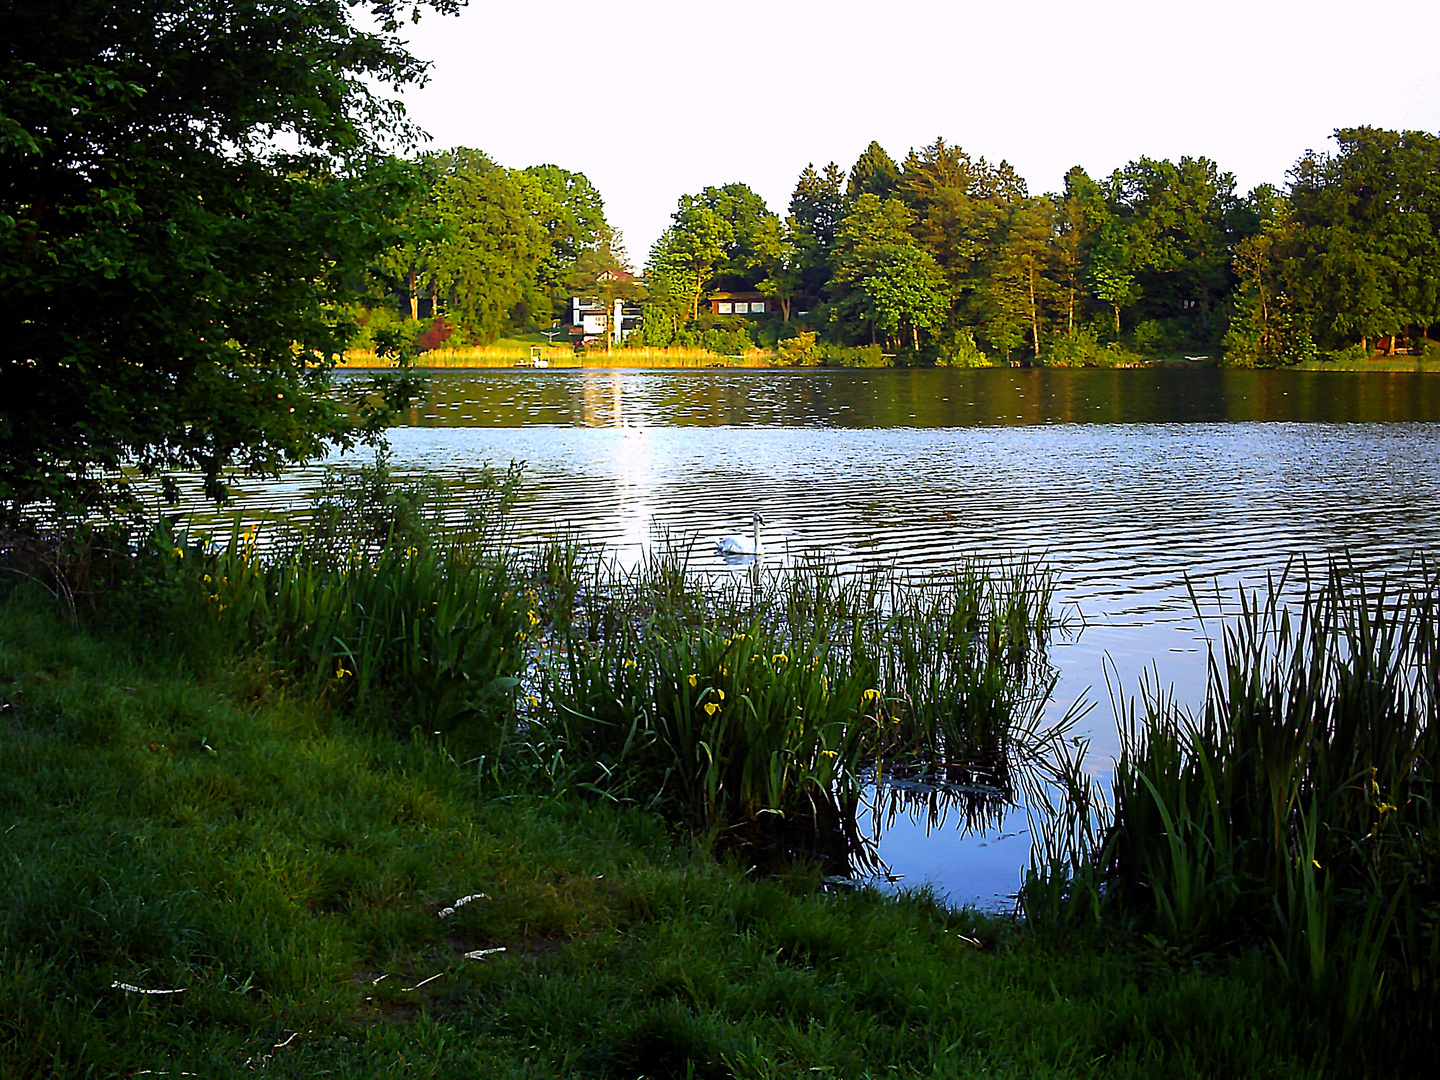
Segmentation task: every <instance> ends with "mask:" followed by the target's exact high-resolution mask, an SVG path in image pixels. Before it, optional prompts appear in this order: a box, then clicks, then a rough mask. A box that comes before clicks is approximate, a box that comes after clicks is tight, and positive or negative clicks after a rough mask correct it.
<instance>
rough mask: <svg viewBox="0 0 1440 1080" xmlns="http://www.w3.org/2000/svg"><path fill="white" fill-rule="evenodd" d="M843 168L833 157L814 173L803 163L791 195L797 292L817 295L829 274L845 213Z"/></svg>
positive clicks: (828, 278)
mask: <svg viewBox="0 0 1440 1080" xmlns="http://www.w3.org/2000/svg"><path fill="white" fill-rule="evenodd" d="M844 183H845V172H844V170H842V169H841V168H840V167H839V166H838V165H836V164H835V163H834V162H833V161H832V162H830V164H829V165H826V166H825V171H824V172H819V173H817V172H816V171H815V166H814V165H813V164H812V165H806V166H805V171H804V172H802V173H801V174H800V178H799V179H798V180H797V181H796V182H795V190H794V192H792V193H791V195H790V222H791V232H792V235H793V238H794V242H795V249H796V254H795V258H796V260H797V264H798V267H799V271H800V279H801V284H800V292H802V293H803V294H804V295H806V296H812V297H816V298H818V297H819V296H820V292H821V290H822V289H823V288H824V287H825V283H826V282H827V281H829V280H830V275H831V274H833V273H834V272H835V268H834V265H833V261H832V256H833V251H834V247H835V237H836V234H837V231H838V230H839V228H840V219H841V218H842V217H844V215H845V190H844Z"/></svg>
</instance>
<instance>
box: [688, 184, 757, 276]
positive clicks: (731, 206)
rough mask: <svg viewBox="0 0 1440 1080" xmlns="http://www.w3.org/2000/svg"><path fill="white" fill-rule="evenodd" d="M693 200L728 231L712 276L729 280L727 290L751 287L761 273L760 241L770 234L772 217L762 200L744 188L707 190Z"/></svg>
mask: <svg viewBox="0 0 1440 1080" xmlns="http://www.w3.org/2000/svg"><path fill="white" fill-rule="evenodd" d="M697 199H698V201H699V202H700V203H701V204H702V205H704V206H706V207H708V208H709V209H710V210H713V211H714V212H715V216H716V217H717V218H719V219H720V221H722V222H724V223H725V225H726V226H728V227H729V236H730V238H729V240H727V241H726V242H725V245H724V250H723V251H722V252H721V253H720V257H719V258H718V259H717V265H716V267H715V272H714V276H715V277H717V278H729V279H731V280H730V285H731V286H735V287H739V288H745V289H748V288H751V287H753V286H754V285H755V283H756V281H757V280H758V277H759V275H760V273H762V272H763V269H762V266H761V263H762V260H761V256H760V245H761V243H762V239H761V238H762V236H768V235H771V234H772V233H773V230H774V227H775V223H776V217H775V215H774V213H772V212H771V210H770V208H769V207H768V206H767V205H765V199H764V198H763V197H762V196H761V195H759V194H757V193H756V192H754V191H752V190H751V189H750V188H749V186H747V185H745V184H724V185H722V186H721V187H707V188H706V189H705V190H704V191H702V192H701V193H700V194H699V196H698V197H697Z"/></svg>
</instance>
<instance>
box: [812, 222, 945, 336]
mask: <svg viewBox="0 0 1440 1080" xmlns="http://www.w3.org/2000/svg"><path fill="white" fill-rule="evenodd" d="M914 221H915V217H914V215H913V214H911V213H910V211H909V210H908V209H907V208H906V207H905V204H904V203H902V202H901V201H900V200H899V199H894V198H888V199H881V198H880V197H879V196H878V195H874V194H870V193H866V194H864V195H861V196H860V197H859V198H857V199H856V200H855V202H854V204H853V205H852V206H851V208H850V212H849V213H848V214H846V215H845V218H844V220H843V221H841V223H840V231H839V235H838V236H837V237H836V241H835V276H834V278H832V279H831V281H830V284H829V286H828V289H827V291H828V292H829V293H830V296H831V300H832V303H833V305H834V312H835V317H836V319H837V321H839V323H840V326H841V329H842V332H844V333H845V334H846V336H848V337H851V338H854V337H858V336H859V333H860V332H861V331H862V330H864V329H867V328H868V330H869V333H870V336H871V338H872V340H873V339H874V338H875V336H876V333H877V331H880V330H885V331H886V333H887V334H893V333H895V332H897V331H898V330H899V329H900V327H901V325H902V324H905V325H908V326H911V327H915V328H924V329H928V328H930V327H931V326H933V325H934V323H933V321H932V320H930V319H929V317H928V313H929V311H930V310H931V309H930V308H929V307H928V300H927V301H924V302H921V301H919V300H917V301H916V302H915V305H914V308H913V310H914V311H915V312H925V313H927V314H926V316H925V317H924V318H923V319H921V320H920V321H916V320H915V319H913V318H908V319H907V318H903V317H898V316H897V317H895V318H891V317H890V316H891V315H894V314H895V313H896V312H900V311H902V310H907V309H906V303H907V301H905V300H903V299H902V296H903V295H905V294H912V295H915V296H918V295H919V293H920V292H921V291H925V290H922V289H921V288H920V286H919V285H918V284H916V282H917V280H918V279H917V278H916V277H915V275H916V274H921V275H922V276H923V277H924V278H925V281H926V282H927V283H930V284H934V285H935V288H936V290H938V292H939V295H941V296H942V297H944V296H945V293H944V287H943V278H942V279H940V280H939V281H936V280H934V279H932V278H931V277H930V275H931V273H932V272H933V273H934V274H935V275H938V274H939V269H938V267H936V266H935V261H934V259H933V258H931V257H930V255H929V253H928V252H921V249H920V247H919V246H918V245H917V244H916V243H915V238H914V237H913V236H911V235H910V228H911V226H912V225H913V224H914ZM902 280H903V284H902ZM890 282H894V284H893V287H892V286H891V285H889V284H887V283H890ZM912 287H913V289H914V292H913V293H912V292H911V290H912ZM882 297H884V299H882ZM945 302H946V303H947V304H948V297H946V298H945ZM882 306H883V307H884V309H885V312H889V313H890V314H888V315H887V314H884V313H882ZM887 323H888V326H887Z"/></svg>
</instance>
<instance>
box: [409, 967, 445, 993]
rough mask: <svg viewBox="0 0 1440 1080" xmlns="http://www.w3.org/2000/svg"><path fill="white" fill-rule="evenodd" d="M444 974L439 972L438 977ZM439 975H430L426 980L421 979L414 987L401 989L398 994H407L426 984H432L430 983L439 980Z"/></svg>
mask: <svg viewBox="0 0 1440 1080" xmlns="http://www.w3.org/2000/svg"><path fill="white" fill-rule="evenodd" d="M444 974H445V973H444V972H443V971H442V972H440V975H444ZM440 975H431V976H430V977H429V978H428V979H421V980H420V981H419V982H418V983H416V984H415V985H414V986H405V987H401V989H400V992H401V993H402V994H408V993H409V992H410V991H411V990H419V989H420V987H422V986H424V985H425V984H426V983H432V982H434V981H435V980H436V979H438V978H440Z"/></svg>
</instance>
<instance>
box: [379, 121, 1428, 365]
mask: <svg viewBox="0 0 1440 1080" xmlns="http://www.w3.org/2000/svg"><path fill="white" fill-rule="evenodd" d="M1335 141H1336V147H1335V149H1334V150H1333V151H1331V152H1323V153H1322V152H1317V151H1307V152H1306V153H1305V154H1304V155H1303V156H1302V157H1301V158H1300V160H1299V161H1298V162H1297V163H1296V165H1295V167H1294V169H1293V170H1291V173H1290V181H1289V183H1288V185H1287V186H1286V188H1285V189H1284V190H1281V189H1279V188H1276V187H1274V186H1272V185H1269V184H1262V185H1259V186H1257V187H1255V188H1254V189H1252V190H1250V191H1248V192H1246V193H1243V194H1241V193H1240V192H1239V191H1238V190H1237V187H1236V182H1235V178H1234V176H1233V175H1232V174H1231V173H1229V172H1226V171H1224V170H1222V169H1221V168H1220V167H1219V165H1217V164H1216V163H1215V162H1214V161H1212V160H1210V159H1209V158H1206V157H1182V158H1180V159H1179V161H1169V160H1163V159H1154V158H1149V157H1140V158H1138V159H1136V160H1135V161H1132V162H1130V163H1128V164H1126V165H1125V166H1123V167H1121V168H1118V169H1116V170H1115V171H1114V172H1112V173H1111V174H1110V175H1109V176H1105V177H1098V178H1097V177H1091V176H1090V175H1089V174H1088V173H1087V172H1086V171H1085V170H1084V169H1082V168H1080V167H1078V166H1077V167H1075V168H1073V169H1071V170H1070V171H1069V172H1068V173H1067V174H1066V175H1065V178H1064V183H1063V186H1062V188H1061V190H1060V191H1058V192H1053V193H1049V194H1044V195H1032V194H1030V193H1029V191H1028V189H1027V185H1026V183H1025V181H1024V179H1023V178H1021V177H1020V176H1019V175H1018V174H1017V173H1016V172H1015V170H1014V169H1013V168H1012V167H1011V166H1010V165H1009V164H1008V163H1007V162H1005V161H1001V162H999V163H998V164H992V163H990V162H989V161H987V160H986V159H985V158H983V157H973V156H971V155H970V154H969V153H967V152H966V151H964V150H963V149H961V148H960V147H957V146H954V145H952V144H950V143H947V142H946V141H945V140H944V139H936V140H935V141H934V142H932V143H930V144H929V145H928V146H924V147H921V148H919V149H913V150H911V151H910V152H909V153H908V154H907V155H906V156H905V158H904V159H903V161H900V162H898V163H897V162H896V161H895V160H894V159H893V158H892V157H891V156H890V155H889V154H888V153H887V152H886V151H885V150H884V148H883V147H881V146H880V144H879V143H878V142H872V143H871V144H870V145H869V146H868V147H867V148H866V149H865V150H864V152H863V153H862V154H861V155H860V157H859V159H858V160H857V161H856V162H855V163H854V164H853V165H852V166H851V167H850V168H849V169H848V170H845V169H842V168H840V167H839V166H838V165H837V164H835V163H834V162H832V163H830V164H828V165H826V166H824V167H822V168H816V167H815V166H813V165H810V166H807V167H806V168H805V170H804V171H803V172H802V173H801V174H800V176H799V178H798V180H797V181H796V184H795V187H794V191H793V193H792V194H791V197H790V202H789V206H788V208H787V212H786V213H785V214H784V216H781V215H780V214H779V213H777V212H775V211H773V210H771V209H770V207H769V206H767V205H766V202H765V200H764V198H762V197H761V196H760V195H759V194H758V193H756V192H755V191H754V190H752V189H751V188H750V187H748V186H747V185H745V184H743V183H729V184H723V185H720V186H712V187H706V188H705V189H704V190H702V191H700V192H699V193H696V194H690V195H684V196H681V198H680V199H679V201H678V204H677V206H676V209H675V211H674V213H673V214H672V216H671V223H670V225H669V227H668V228H667V229H666V230H665V232H664V233H663V234H662V235H661V236H660V238H659V239H658V240H657V241H656V242H655V244H654V245H653V246H652V248H651V250H650V252H649V256H648V259H647V265H646V267H645V273H644V279H643V288H642V287H641V286H640V285H639V284H638V283H633V282H629V281H626V280H624V279H623V277H622V279H621V280H620V281H618V282H617V280H616V279H615V276H614V274H613V273H612V274H611V275H605V274H604V273H603V272H604V271H607V270H609V271H612V272H613V271H619V270H623V269H625V268H626V259H625V253H624V250H623V246H622V244H621V242H620V237H619V235H618V234H617V233H616V232H615V231H614V230H613V229H612V228H611V227H610V226H609V225H608V224H607V223H606V221H605V216H604V205H603V200H602V199H601V196H600V194H599V192H598V191H596V189H595V188H594V186H593V185H592V184H591V183H590V182H589V180H588V179H586V178H585V176H584V175H583V174H580V173H574V172H570V171H567V170H565V169H561V168H559V167H557V166H554V165H542V166H533V167H530V168H525V169H517V170H507V169H505V168H503V167H501V166H499V165H497V164H496V163H495V162H493V161H492V160H490V159H489V158H488V157H486V156H485V155H484V154H482V153H480V152H478V151H474V150H465V149H457V150H453V151H449V152H446V153H441V154H432V155H427V156H425V157H423V158H421V159H420V161H419V163H420V166H421V168H422V171H423V173H424V175H425V177H426V186H425V190H424V192H423V194H421V195H420V196H419V197H418V198H416V199H415V200H414V201H413V202H412V203H411V204H410V205H409V206H408V207H407V208H406V210H405V211H404V213H403V214H402V220H403V223H404V226H405V230H406V235H407V237H408V239H407V240H406V242H405V243H403V244H401V245H399V246H398V247H396V248H395V249H394V250H393V251H392V252H391V255H390V259H389V263H388V264H387V265H389V267H390V268H391V270H392V272H393V273H394V275H395V281H396V285H395V289H394V293H393V295H392V300H394V301H395V302H394V303H393V304H392V305H391V306H392V308H393V309H394V310H395V311H396V312H397V313H398V314H400V315H408V316H409V318H410V319H411V320H412V321H414V320H420V318H421V316H422V315H423V316H424V320H423V322H424V325H425V326H426V327H428V328H429V330H428V333H429V335H430V339H429V343H430V344H435V343H438V341H439V340H443V339H444V338H446V337H449V338H450V341H451V343H452V344H453V343H460V342H484V341H488V340H492V339H493V338H494V337H495V336H497V335H499V334H501V333H504V332H507V331H518V330H525V329H535V328H543V327H546V326H548V325H550V324H551V322H552V321H556V320H564V319H565V318H566V313H567V310H568V304H569V298H570V297H571V296H573V295H587V296H597V294H600V293H603V294H604V295H603V296H598V298H599V299H601V300H602V301H603V302H605V303H606V305H607V307H608V305H609V303H610V302H611V301H613V299H614V298H615V296H616V295H623V296H624V297H625V298H626V299H631V300H636V301H638V302H639V303H640V305H641V308H642V312H643V318H642V325H641V328H640V331H639V333H638V334H636V335H635V336H634V337H633V338H632V342H631V343H632V344H641V345H648V346H668V345H698V344H703V343H707V342H713V341H719V340H723V342H724V343H725V344H726V345H727V346H728V347H730V348H738V347H741V346H743V345H751V344H755V345H770V346H774V345H776V344H777V343H779V342H781V341H784V340H786V339H793V338H796V337H798V336H800V335H803V334H807V333H808V334H811V335H813V336H814V339H818V340H819V341H820V342H830V343H834V344H836V345H840V346H861V345H870V346H876V347H878V348H879V349H882V350H883V351H884V352H885V353H888V354H891V355H893V356H895V357H897V358H899V359H900V360H901V361H903V362H912V363H914V362H918V363H950V364H967V363H992V362H1002V363H1004V362H1009V363H1035V364H1087V363H1105V362H1116V361H1124V360H1126V359H1137V358H1138V357H1139V356H1156V355H1167V354H1169V355H1183V354H1189V355H1203V356H1205V357H1207V358H1208V359H1211V360H1215V361H1220V362H1225V363H1229V364H1236V365H1246V366H1251V365H1259V366H1276V365H1284V364H1293V363H1298V362H1301V361H1304V360H1309V359H1313V358H1315V357H1317V356H1322V355H1333V354H1337V353H1349V354H1353V355H1369V354H1370V352H1371V351H1373V349H1374V348H1376V347H1381V348H1383V349H1385V350H1386V351H1390V352H1393V351H1395V350H1397V349H1400V348H1403V347H1408V348H1411V349H1412V350H1413V351H1424V350H1425V349H1427V348H1431V349H1432V351H1433V346H1431V345H1430V341H1431V331H1432V329H1433V328H1434V327H1435V326H1436V325H1437V323H1440V284H1437V283H1440V139H1437V138H1436V137H1435V136H1433V135H1430V134H1428V133H1425V132H1413V131H1411V132H1393V131H1383V130H1378V129H1374V128H1353V129H1343V130H1340V131H1337V132H1336V134H1335ZM725 291H729V292H742V293H743V292H751V293H759V294H763V295H765V296H768V297H771V298H773V299H774V301H775V302H776V303H775V306H776V307H777V308H778V310H777V311H776V312H775V313H774V314H773V315H772V316H770V317H768V318H764V319H758V320H757V319H754V318H746V317H743V316H725V315H715V314H712V313H711V311H710V310H709V305H708V304H707V303H706V300H707V298H708V297H709V296H711V295H712V294H714V293H716V292H725ZM378 321H381V322H383V319H380V320H378ZM415 325H418V323H417V324H415ZM417 332H418V331H417ZM717 334H718V335H719V336H718V337H717ZM450 335H457V336H454V337H450Z"/></svg>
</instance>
